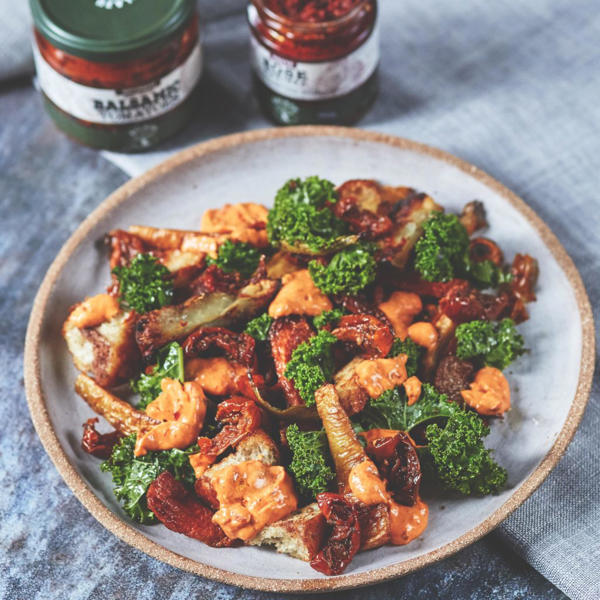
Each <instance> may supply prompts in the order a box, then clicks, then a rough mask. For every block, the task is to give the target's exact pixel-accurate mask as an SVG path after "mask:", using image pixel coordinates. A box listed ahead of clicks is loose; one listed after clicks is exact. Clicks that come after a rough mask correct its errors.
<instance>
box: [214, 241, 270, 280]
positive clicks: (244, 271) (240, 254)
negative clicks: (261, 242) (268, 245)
mask: <svg viewBox="0 0 600 600" xmlns="http://www.w3.org/2000/svg"><path fill="white" fill-rule="evenodd" d="M260 254H261V253H260V250H259V249H258V248H255V247H254V246H252V245H250V244H246V243H245V242H232V241H231V240H226V241H225V242H224V243H223V244H221V246H219V252H218V254H217V258H210V257H209V258H208V259H207V261H206V262H207V264H214V265H217V267H219V269H221V270H222V271H224V272H225V273H233V272H234V271H237V272H238V273H240V274H241V275H242V277H250V275H252V273H254V271H256V267H258V263H259V261H260Z"/></svg>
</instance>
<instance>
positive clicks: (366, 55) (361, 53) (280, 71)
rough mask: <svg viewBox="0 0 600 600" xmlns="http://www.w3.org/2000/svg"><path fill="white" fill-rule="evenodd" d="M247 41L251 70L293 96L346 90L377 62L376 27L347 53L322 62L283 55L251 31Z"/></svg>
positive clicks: (300, 97)
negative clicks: (265, 44) (363, 40)
mask: <svg viewBox="0 0 600 600" xmlns="http://www.w3.org/2000/svg"><path fill="white" fill-rule="evenodd" d="M250 41H251V59H252V66H253V67H254V71H255V73H256V74H257V75H258V77H259V78H260V79H261V80H262V82H263V83H264V84H265V85H266V86H267V87H268V88H270V89H271V90H273V91H274V92H275V93H277V94H281V95H282V96H286V97H287V98H292V99H293V100H327V99H329V98H338V97H339V96H344V95H346V94H349V93H350V92H352V91H354V90H355V89H356V88H358V87H360V86H361V85H362V84H363V83H364V82H365V81H367V79H369V77H371V75H372V74H373V72H374V71H375V69H376V68H377V64H378V63H379V34H378V29H377V27H375V28H374V29H373V31H372V32H371V35H370V36H369V37H368V39H367V40H366V41H365V42H364V43H363V44H362V45H361V46H359V47H358V48H357V49H356V50H354V51H352V52H351V53H350V54H347V55H346V56H343V57H342V58H338V59H336V60H329V61H322V62H302V61H294V60H291V59H288V58H283V57H282V56H279V55H278V54H275V53H274V52H272V51H271V50H269V49H267V48H265V46H263V45H262V44H261V43H260V42H259V41H258V40H257V39H256V37H255V36H254V35H251V36H250Z"/></svg>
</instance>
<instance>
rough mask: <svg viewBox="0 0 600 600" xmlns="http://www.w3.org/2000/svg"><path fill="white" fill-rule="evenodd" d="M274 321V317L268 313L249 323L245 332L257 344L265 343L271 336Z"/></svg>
mask: <svg viewBox="0 0 600 600" xmlns="http://www.w3.org/2000/svg"><path fill="white" fill-rule="evenodd" d="M273 321H274V319H273V317H270V316H269V315H268V314H267V313H263V314H262V315H259V316H258V317H256V318H254V319H252V320H251V321H248V324H247V325H246V328H245V329H244V332H245V333H247V334H248V335H250V336H252V337H253V338H254V339H255V340H256V341H257V342H264V341H266V339H267V337H268V335H269V329H271V325H272V324H273Z"/></svg>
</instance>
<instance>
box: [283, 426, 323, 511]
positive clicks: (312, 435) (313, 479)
mask: <svg viewBox="0 0 600 600" xmlns="http://www.w3.org/2000/svg"><path fill="white" fill-rule="evenodd" d="M286 438H287V441H288V445H289V447H290V451H291V453H292V462H291V463H290V471H291V472H292V475H293V476H294V479H295V480H296V487H297V488H298V491H299V492H300V494H301V495H302V496H303V497H304V498H306V499H307V500H310V501H312V500H314V499H315V498H316V496H317V494H320V493H321V492H326V491H327V489H328V488H329V484H330V482H331V481H332V480H333V479H335V473H334V471H333V469H332V468H331V463H332V461H331V455H330V454H329V445H328V443H327V435H326V434H325V431H323V430H321V431H300V429H299V428H298V425H296V424H295V423H293V424H292V425H290V426H289V427H288V428H287V430H286Z"/></svg>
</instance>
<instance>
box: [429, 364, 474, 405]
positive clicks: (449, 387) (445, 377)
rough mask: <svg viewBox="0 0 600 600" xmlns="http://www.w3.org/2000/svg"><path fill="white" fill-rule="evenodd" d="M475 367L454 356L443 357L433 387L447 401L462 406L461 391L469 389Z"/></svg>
mask: <svg viewBox="0 0 600 600" xmlns="http://www.w3.org/2000/svg"><path fill="white" fill-rule="evenodd" d="M474 375H475V367H474V366H473V364H472V363H470V362H469V361H467V360H461V359H460V358H457V357H456V356H454V355H449V356H445V357H444V358H442V360H441V361H440V363H439V365H438V366H437V369H436V371H435V377H434V378H433V385H434V386H435V387H436V388H437V389H438V391H440V392H441V393H442V394H446V395H447V396H448V399H449V400H452V401H453V402H456V403H458V404H462V401H463V400H462V396H461V395H460V392H461V390H466V389H468V388H469V384H470V383H471V381H473V376H474Z"/></svg>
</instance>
